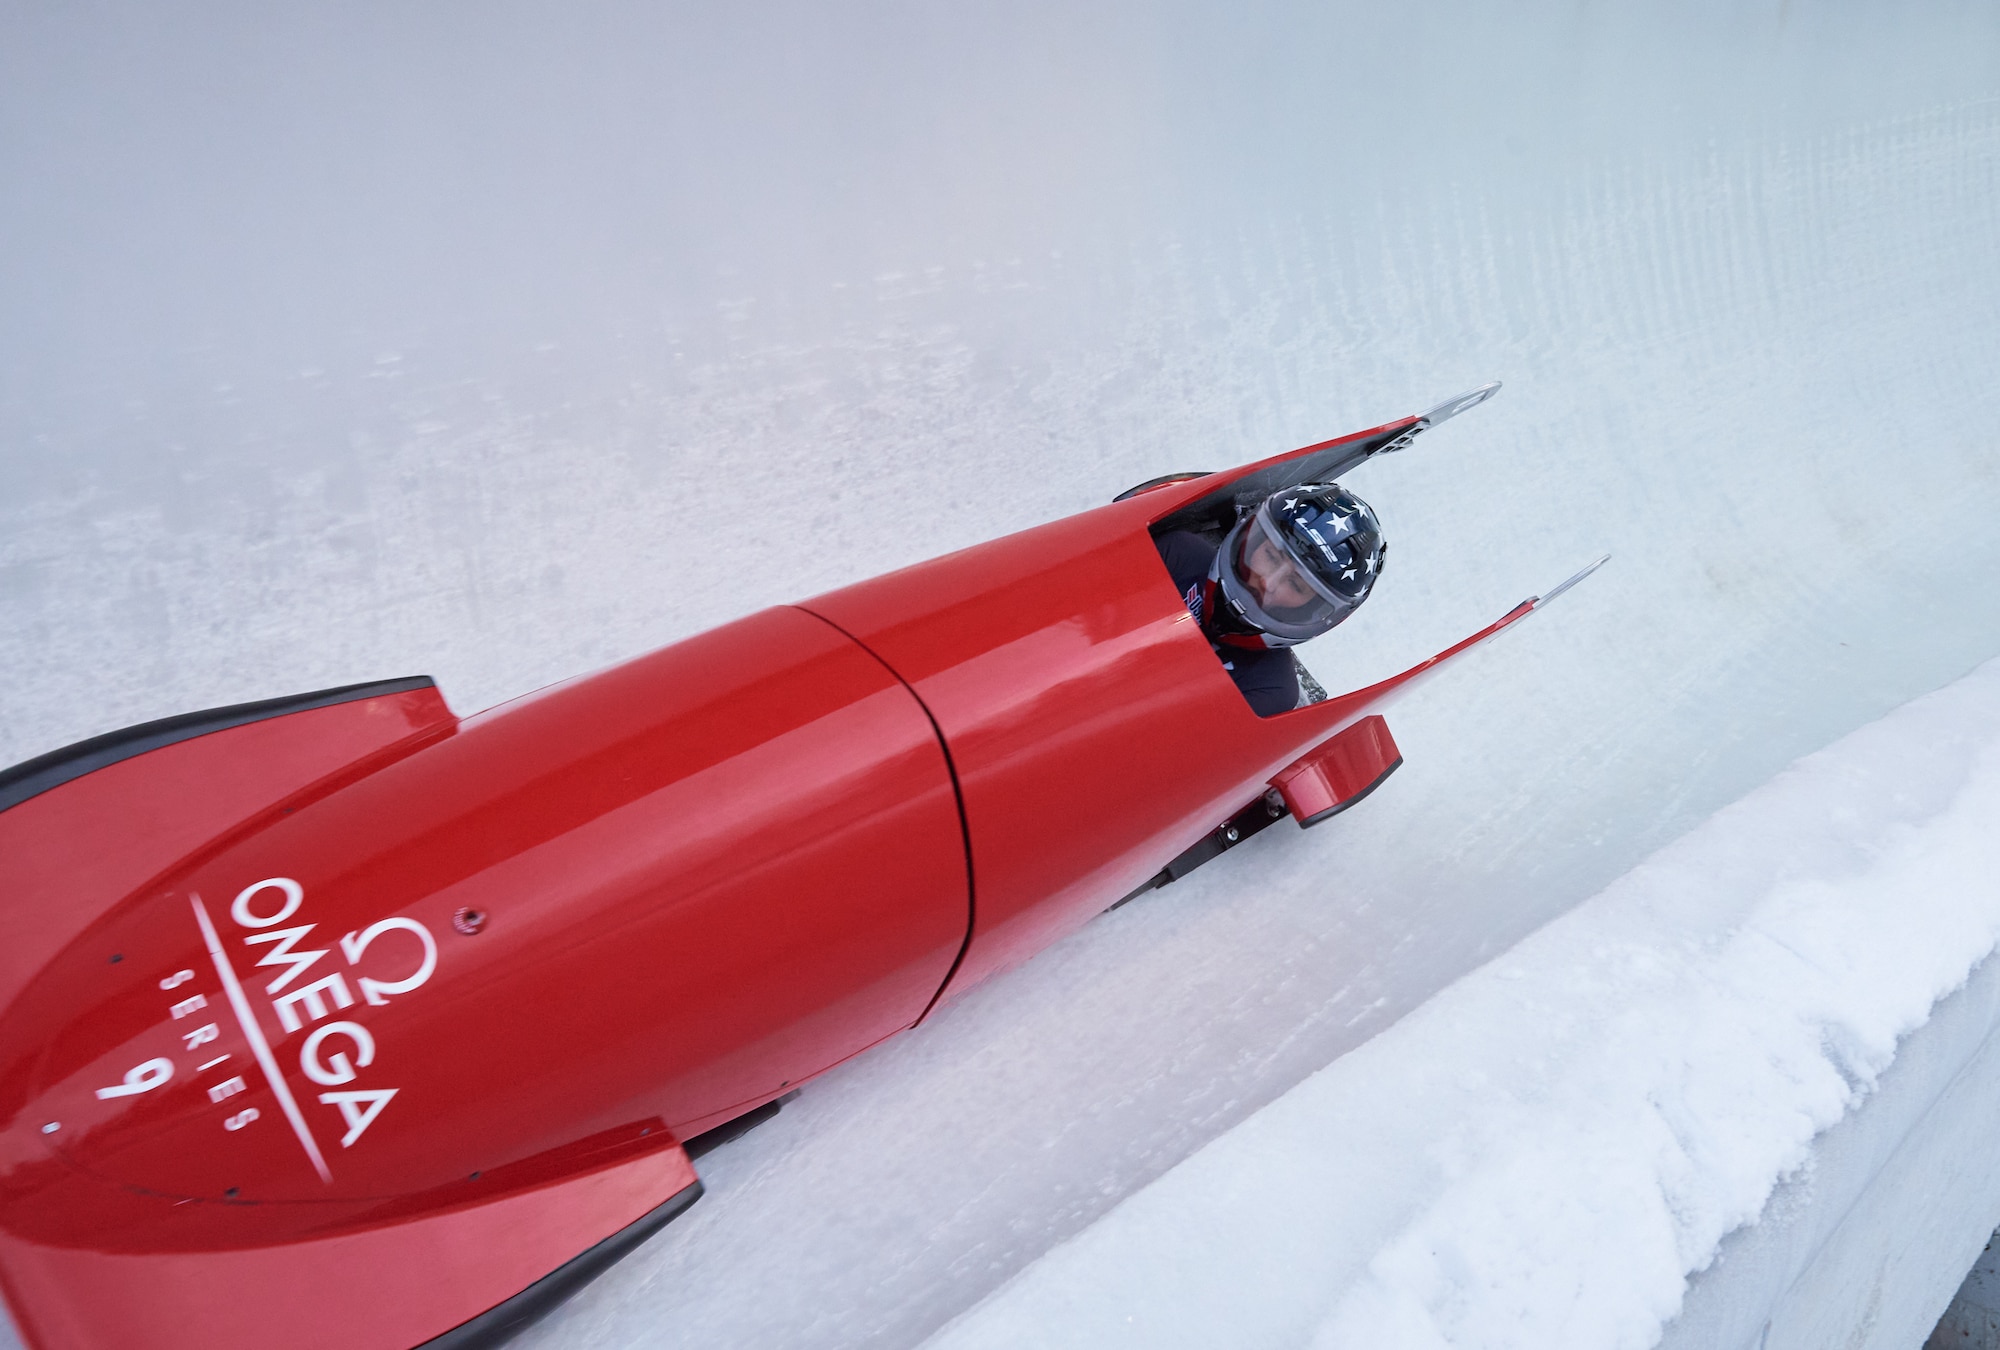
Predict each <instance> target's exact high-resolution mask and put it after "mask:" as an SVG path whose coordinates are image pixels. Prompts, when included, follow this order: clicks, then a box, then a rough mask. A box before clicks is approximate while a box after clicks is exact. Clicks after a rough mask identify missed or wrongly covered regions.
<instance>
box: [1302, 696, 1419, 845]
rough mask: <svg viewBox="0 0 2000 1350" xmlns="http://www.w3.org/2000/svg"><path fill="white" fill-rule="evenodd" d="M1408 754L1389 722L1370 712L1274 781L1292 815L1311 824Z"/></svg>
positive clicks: (1354, 796) (1362, 790) (1364, 789)
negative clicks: (1392, 733)
mask: <svg viewBox="0 0 2000 1350" xmlns="http://www.w3.org/2000/svg"><path fill="white" fill-rule="evenodd" d="M1402 758H1403V755H1402V752H1401V751H1400V750H1398V749H1397V748H1396V738H1395V737H1394V736H1391V735H1390V734H1389V724H1388V723H1387V722H1385V721H1383V720H1382V718H1381V716H1380V715H1379V714H1370V715H1369V716H1367V717H1364V718H1362V719H1361V720H1360V721H1359V722H1356V723H1355V724H1354V725H1353V726H1351V727H1349V728H1347V730H1345V731H1343V732H1341V733H1340V734H1339V735H1337V736H1334V737H1332V738H1331V739H1329V740H1327V741H1325V742H1323V743H1322V744H1320V745H1316V746H1314V747H1313V748H1312V749H1310V750H1308V751H1307V752H1306V753H1305V754H1303V755H1301V756H1299V758H1298V759H1297V760H1295V761H1293V762H1292V763H1291V764H1288V765H1286V766H1285V767H1284V768H1283V769H1281V770H1279V771H1278V773H1277V774H1276V775H1275V776H1274V777H1273V778H1272V779H1271V786H1272V787H1274V788H1276V789H1278V792H1279V794H1280V795H1282V796H1283V797H1284V799H1285V807H1286V809H1287V810H1289V811H1290V812H1291V813H1292V819H1294V820H1296V821H1298V822H1299V824H1301V825H1311V824H1313V823H1315V822H1317V821H1320V820H1324V819H1325V818H1326V817H1328V816H1329V815H1332V814H1333V813H1334V812H1335V811H1337V810H1339V809H1340V808H1342V807H1344V806H1347V805H1348V804H1350V803H1351V802H1353V801H1355V800H1356V799H1357V798H1359V797H1360V796H1361V795H1362V794H1363V793H1365V792H1367V791H1368V790H1369V789H1370V788H1372V787H1374V786H1375V785H1376V784H1377V783H1380V782H1381V781H1382V779H1383V778H1384V777H1385V776H1387V774H1388V773H1389V771H1390V770H1391V769H1393V768H1395V767H1396V765H1397V764H1399V763H1401V762H1402Z"/></svg>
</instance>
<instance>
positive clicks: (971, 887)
mask: <svg viewBox="0 0 2000 1350" xmlns="http://www.w3.org/2000/svg"><path fill="white" fill-rule="evenodd" d="M792 608H793V609H796V610H798V611H799V612H800V613H802V614H810V615H812V617H813V618H815V619H818V620H819V621H820V622H821V623H823V624H825V625H826V626H827V627H828V628H831V629H832V630H833V631H834V632H836V633H838V634H840V635H841V636H842V637H844V638H846V639H847V640H848V641H849V642H852V643H853V644H854V645H855V646H857V647H859V648H860V649H861V650H862V651H864V652H867V653H868V655H869V656H870V657H872V658H873V659H874V660H875V662H876V664H878V665H880V666H881V667H882V669H884V670H886V671H888V672H889V674H890V675H891V676H892V677H894V679H895V681H896V683H898V684H900V685H902V686H903V688H905V689H907V690H909V693H910V697H911V698H913V699H915V700H916V701H917V706H918V707H919V708H921V709H923V713H924V720H925V721H927V722H929V723H930V724H931V734H932V735H934V736H936V737H937V743H938V750H939V751H940V752H941V753H942V754H943V755H944V771H945V774H946V775H947V776H948V777H949V778H950V779H951V797H952V802H953V804H954V805H956V806H957V807H958V837H959V840H960V842H961V843H963V844H964V846H965V936H964V937H963V938H961V939H959V943H958V955H956V956H954V957H952V959H951V968H950V969H949V970H947V971H945V973H944V979H943V980H941V981H939V983H938V987H937V992H935V993H933V994H932V995H931V997H930V1002H928V1003H926V1004H925V1005H924V1010H923V1011H922V1012H921V1013H919V1014H918V1015H917V1020H916V1022H914V1023H912V1024H911V1025H912V1026H915V1025H918V1024H920V1023H922V1022H923V1020H924V1019H925V1018H926V1017H929V1016H930V1015H931V1010H932V1009H934V1008H936V1007H937V1003H938V1000H939V999H941V998H943V997H944V991H945V990H947V989H949V988H951V981H952V977H953V976H955V975H957V974H958V968H959V967H960V966H961V965H963V964H964V963H965V954H966V952H968V951H970V950H971V949H972V933H973V930H974V929H975V928H976V927H977V926H978V918H979V879H978V876H977V874H976V873H975V872H974V871H973V867H972V826H971V824H970V823H969V822H968V821H967V820H966V818H965V790H964V789H963V788H962V787H960V786H959V782H958V764H957V763H956V761H954V760H953V759H952V757H951V742H949V741H947V740H946V739H945V738H944V728H943V727H941V726H939V725H938V720H937V715H936V714H935V713H933V712H932V711H931V707H930V704H928V703H926V702H924V696H923V695H922V694H919V693H918V692H917V690H916V687H915V686H914V685H912V684H911V683H910V682H909V681H908V680H906V679H904V678H903V676H902V672H901V671H898V670H897V669H896V668H895V667H894V666H892V665H890V664H889V663H888V662H887V661H884V660H883V659H882V655H881V653H879V652H877V651H876V650H875V649H874V648H873V647H870V646H869V645H868V644H867V643H865V642H863V641H862V640H861V639H860V638H858V637H856V636H854V634H852V633H850V632H848V631H847V630H846V629H845V628H842V627H841V626H840V625H839V624H837V623H835V622H834V621H833V620H832V619H829V618H827V617H826V616H825V615H824V614H820V613H818V612H816V611H814V610H810V609H807V608H806V607H805V606H804V605H793V606H792Z"/></svg>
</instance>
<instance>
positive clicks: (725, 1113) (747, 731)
mask: <svg viewBox="0 0 2000 1350" xmlns="http://www.w3.org/2000/svg"><path fill="white" fill-rule="evenodd" d="M80 781H83V780H80ZM63 790H64V789H58V790H57V791H58V792H61V791H63ZM49 795H50V796H54V795H55V794H54V793H51V794H49ZM464 907H476V908H478V909H480V910H482V911H484V912H485V913H486V914H487V916H488V920H487V923H486V924H485V926H484V927H483V928H482V929H481V930H480V931H479V932H478V934H477V935H476V936H467V935H463V934H460V933H458V932H456V931H455V930H454V929H453V926H452V916H453V914H454V913H455V912H456V911H457V910H458V909H460V908H464ZM966 925H967V901H966V875H965V857H964V844H963V836H962V833H961V830H960V825H959V818H958V811H957V808H956V803H955V801H954V798H953V794H952V789H951V783H950V777H949V774H948V772H947V770H946V766H945V760H944V755H943V752H942V750H941V748H940V746H939V744H938V741H937V737H936V734H935V732H934V731H933V730H932V728H931V725H930V723H929V721H928V719H927V718H926V717H925V716H924V714H923V711H922V709H921V708H920V707H919V706H918V705H917V703H916V701H915V699H913V698H912V697H911V695H910V694H909V692H908V691H907V690H906V689H905V688H904V687H903V686H902V685H901V684H900V683H899V682H898V681H897V680H896V679H895V678H894V677H892V676H891V675H890V674H889V673H888V672H887V671H885V670H884V669H883V668H882V666H881V665H880V663H879V662H877V661H876V660H875V659H874V658H872V657H871V656H869V655H868V654H867V653H865V652H864V651H862V650H861V649H860V648H858V647H856V646H855V645H854V644H853V643H852V642H850V641H849V640H847V639H846V638H844V637H842V636H841V635H840V634H839V633H837V632H835V631H834V630H833V629H832V628H830V627H829V626H827V625H826V624H824V623H822V622H821V621H819V620H818V619H815V618H813V617H811V616H810V615H808V614H805V613H803V612H801V611H799V610H795V609H775V610H769V611H766V612H764V613H762V614H759V615H754V616H752V617H751V618H748V619H745V620H742V621H740V622H738V623H735V624H731V625H728V626H726V627H724V628H722V629H718V630H716V631H714V632H712V633H708V634H704V635H702V636H701V637H697V638H694V639H692V640H690V641H687V642H683V643H680V644H677V645H675V646H673V647H669V648H666V649H665V650H663V651H660V652H656V653H653V654H652V655H650V656H646V657H642V658H640V659H638V660H636V661H632V662H628V663H626V664H625V665H622V666H618V667H614V668H613V669H611V670H608V671H605V672H602V673H600V674H597V675H594V676H590V677H588V678H586V679H582V680H577V681H573V682H571V683H569V684H566V685H563V686H559V687H557V688H555V689H553V690H549V691H544V692H543V693H541V694H538V695H535V696H532V697H530V698H528V699H525V700H522V701H520V702H517V703H515V704H513V705H509V706H506V707H503V708H501V709H498V710H495V711H494V712H491V713H488V714H484V715H482V716H479V717H475V718H471V719H468V720H467V721H465V722H463V723H461V724H460V725H459V727H458V729H457V730H456V732H455V733H454V734H452V735H450V736H448V737H446V738H444V739H442V740H437V741H435V742H434V743H431V744H428V745H426V746H425V747H424V749H423V750H422V752H421V753H418V754H414V755H410V756H407V757H404V758H402V759H398V760H395V761H394V762H392V763H388V764H386V765H383V766H381V767H380V768H378V769H377V770H376V771H375V772H373V773H371V774H368V775H367V776H365V777H362V778H360V779H358V780H356V781H353V782H346V783H342V784H340V785H338V786H337V787H335V788H334V789H333V790H330V791H326V792H324V793H323V794H321V795H318V796H313V795H312V794H310V793H308V794H303V795H302V796H301V797H298V798H295V799H294V800H293V801H292V803H290V809H289V810H284V811H280V812H278V813H274V814H272V815H270V816H268V817H267V818H265V819H263V820H261V821H260V822H258V825H257V827H256V828H254V829H250V830H248V831H245V832H242V833H241V834H240V835H239V836H238V837H236V838H234V839H233V840H231V841H230V842H228V843H227V844H226V845H225V846H224V847H221V848H219V849H217V850H213V851H211V852H209V853H207V854H205V855H200V856H198V857H197V859H196V860H195V861H194V862H193V864H192V865H190V866H187V867H185V868H183V869H181V870H178V871H175V872H171V873H169V874H168V875H166V876H164V877H161V878H159V879H158V880H157V881H156V882H155V883H154V884H151V885H148V886H146V887H144V888H142V889H141V890H139V891H138V892H136V893H134V894H133V895H131V896H129V897H127V898H125V899H124V900H122V901H120V902H119V903H118V904H116V905H114V906H112V907H111V909H110V911H109V913H107V914H106V915H105V916H104V917H103V918H102V919H100V920H99V921H98V922H97V923H95V924H94V925H92V926H91V927H90V928H89V929H88V930H87V931H85V932H84V933H83V934H81V935H80V936H78V937H77V938H76V939H75V940H73V941H72V942H71V943H70V944H69V945H68V946H67V947H66V948H65V949H64V950H63V951H62V952H60V953H59V954H58V955H56V956H55V957H53V958H52V959H50V960H49V961H47V962H46V963H45V964H44V966H43V969H42V970H41V972H40V974H39V976H38V977H37V978H36V979H35V980H34V981H33V982H32V983H30V984H29V986H28V987H27V988H26V990H25V991H24V992H23V994H22V995H21V997H20V998H19V999H18V1000H17V1001H16V1002H15V1004H14V1005H13V1006H12V1007H11V1008H10V1009H9V1010H8V1014H7V1017H6V1020H5V1023H4V1028H0V1101H4V1102H5V1103H6V1106H7V1108H8V1110H7V1116H8V1120H7V1129H6V1131H5V1132H4V1135H0V1168H3V1169H4V1172H3V1173H0V1227H3V1228H4V1229H5V1230H6V1231H8V1232H9V1233H10V1234H11V1235H12V1236H13V1237H14V1238H15V1239H18V1240H24V1241H27V1242H29V1243H31V1244H34V1245H36V1246H44V1247H55V1248H81V1249H88V1250H92V1251H97V1252H100V1253H123V1254H132V1255H140V1254H160V1253H168V1252H184V1251H211V1250H216V1249H237V1248H241V1247H244V1246H251V1245H258V1244H265V1243H273V1242H292V1241H298V1240H301V1239H306V1238H311V1239H315V1240H318V1239H323V1238H330V1237H333V1236H336V1235H339V1234H344V1233H355V1232H360V1231H364V1230H366V1229H368V1228H370V1227H373V1226H375V1225H378V1224H380V1223H381V1222H383V1220H384V1217H385V1215H393V1214H400V1213H402V1212H403V1211H404V1210H408V1209H411V1207H414V1210H413V1212H422V1211H425V1210H432V1209H439V1208H449V1207H455V1206H464V1205H471V1204H478V1203H483V1202H486V1201H488V1200H490V1199H492V1198H493V1197H494V1196H496V1195H498V1194H499V1193H501V1192H502V1191H504V1190H505V1189H506V1188H507V1187H510V1186H514V1185H518V1184H524V1183H523V1181H522V1179H523V1178H526V1179H527V1180H528V1181H533V1182H535V1183H536V1184H547V1183H550V1182H552V1181H556V1180H560V1178H561V1177H562V1176H563V1175H564V1173H565V1171H566V1170H567V1169H573V1168H574V1167H575V1166H580V1165H583V1164H584V1163H587V1162H588V1161H589V1158H588V1156H582V1157H580V1156H579V1155H578V1154H577V1149H578V1147H579V1143H580V1141H582V1142H583V1143H587V1142H588V1141H589V1140H591V1139H599V1140H602V1139H606V1138H616V1137H618V1136H619V1134H620V1132H621V1131H625V1132H629V1131H631V1130H633V1129H635V1128H640V1127H642V1126H644V1125H645V1124H646V1123H647V1122H650V1124H651V1126H653V1127H657V1128H658V1130H659V1131H660V1132H662V1133H665V1132H666V1131H668V1130H671V1131H672V1132H674V1133H675V1134H678V1135H681V1136H683V1137H685V1136H686V1135H690V1134H692V1133H694V1132H697V1131H698V1130H700V1129H702V1128H705V1127H706V1126H707V1125H708V1124H712V1123H716V1122H718V1121H720V1120H723V1119H727V1118H728V1117H729V1116H731V1115H734V1114H736V1113H738V1112H739V1111H741V1110H743V1109H746V1108H747V1107H748V1106H753V1105H756V1104H757V1103H758V1102H760V1101H762V1100H765V1099H768V1098H770V1097H773V1096H776V1095H778V1094H779V1093H781V1092H783V1091H784V1090H785V1089H786V1088H787V1087H788V1086H790V1085H791V1084H793V1083H796V1082H798V1081H800V1080H802V1079H804V1078H807V1077H810V1076H812V1075H813V1074H816V1073H818V1072H821V1071H823V1070H824V1069H826V1068H827V1067H828V1066H830V1065H831V1064H833V1063H835V1062H837V1061H838V1060H840V1059H842V1058H845V1057H846V1056H848V1055H851V1054H853V1053H854V1052H855V1051H857V1050H860V1049H862V1048H864V1047H865V1046H867V1045H869V1044H871V1043H873V1042H874V1041H877V1040H880V1039H881V1038H882V1037H884V1036H887V1035H889V1034H891V1033H893V1032H895V1031H896V1030H898V1029H900V1028H902V1027H905V1026H908V1025H909V1024H910V1023H912V1022H914V1021H915V1020H916V1019H917V1017H918V1016H919V1015H921V1013H922V1012H923V1010H924V1008H925V1007H926V1006H927V1005H928V1003H929V1002H930V1000H931V999H932V998H933V996H934V995H935V994H936V992H937V990H938V988H939V987H940V985H941V984H942V982H943V980H944V977H945V974H946V972H947V970H948V969H949V967H950V965H951V962H952V960H953V959H954V957H955V956H956V955H957V953H958V951H959V949H960V946H961V944H962V941H963V938H964V934H965V931H966ZM113 956H117V957H119V958H120V959H119V960H117V961H115V962H114V961H113V960H112V959H111V958H112V957H113ZM45 1125H52V1126H54V1127H55V1128H53V1129H52V1130H49V1131H47V1132H46V1133H45V1132H43V1127H44V1126H45ZM584 1152H585V1154H586V1155H587V1154H588V1153H589V1149H587V1148H586V1149H585V1151H584ZM665 1198H666V1196H665V1195H653V1196H651V1197H650V1198H649V1200H650V1203H651V1204H656V1203H659V1202H660V1201H662V1200H664V1199H665ZM176 1201H180V1202H186V1203H178V1204H177V1203H174V1202H176ZM399 1207H400V1208H399ZM648 1207H649V1206H648ZM604 1236H606V1233H605V1232H599V1233H597V1234H595V1236H594V1237H593V1238H592V1240H593V1241H595V1240H596V1239H597V1238H601V1237H604ZM574 1254H575V1253H574V1252H570V1253H567V1254H566V1256H565V1258H564V1259H567V1255H574ZM9 1278H10V1280H11V1281H14V1282H15V1287H17V1288H18V1279H17V1277H14V1276H10V1277H9ZM510 1292H511V1291H510ZM26 1298H27V1307H28V1308H29V1309H30V1311H31V1312H32V1309H33V1308H34V1306H35V1302H34V1297H33V1291H32V1290H31V1291H29V1292H28V1293H27V1295H26ZM17 1306H18V1305H17ZM334 1315H338V1316H346V1315H347V1311H346V1310H345V1309H344V1308H343V1309H340V1310H334ZM26 1320H29V1321H33V1320H34V1318H33V1317H32V1316H30V1317H28V1318H27V1319H26Z"/></svg>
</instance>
